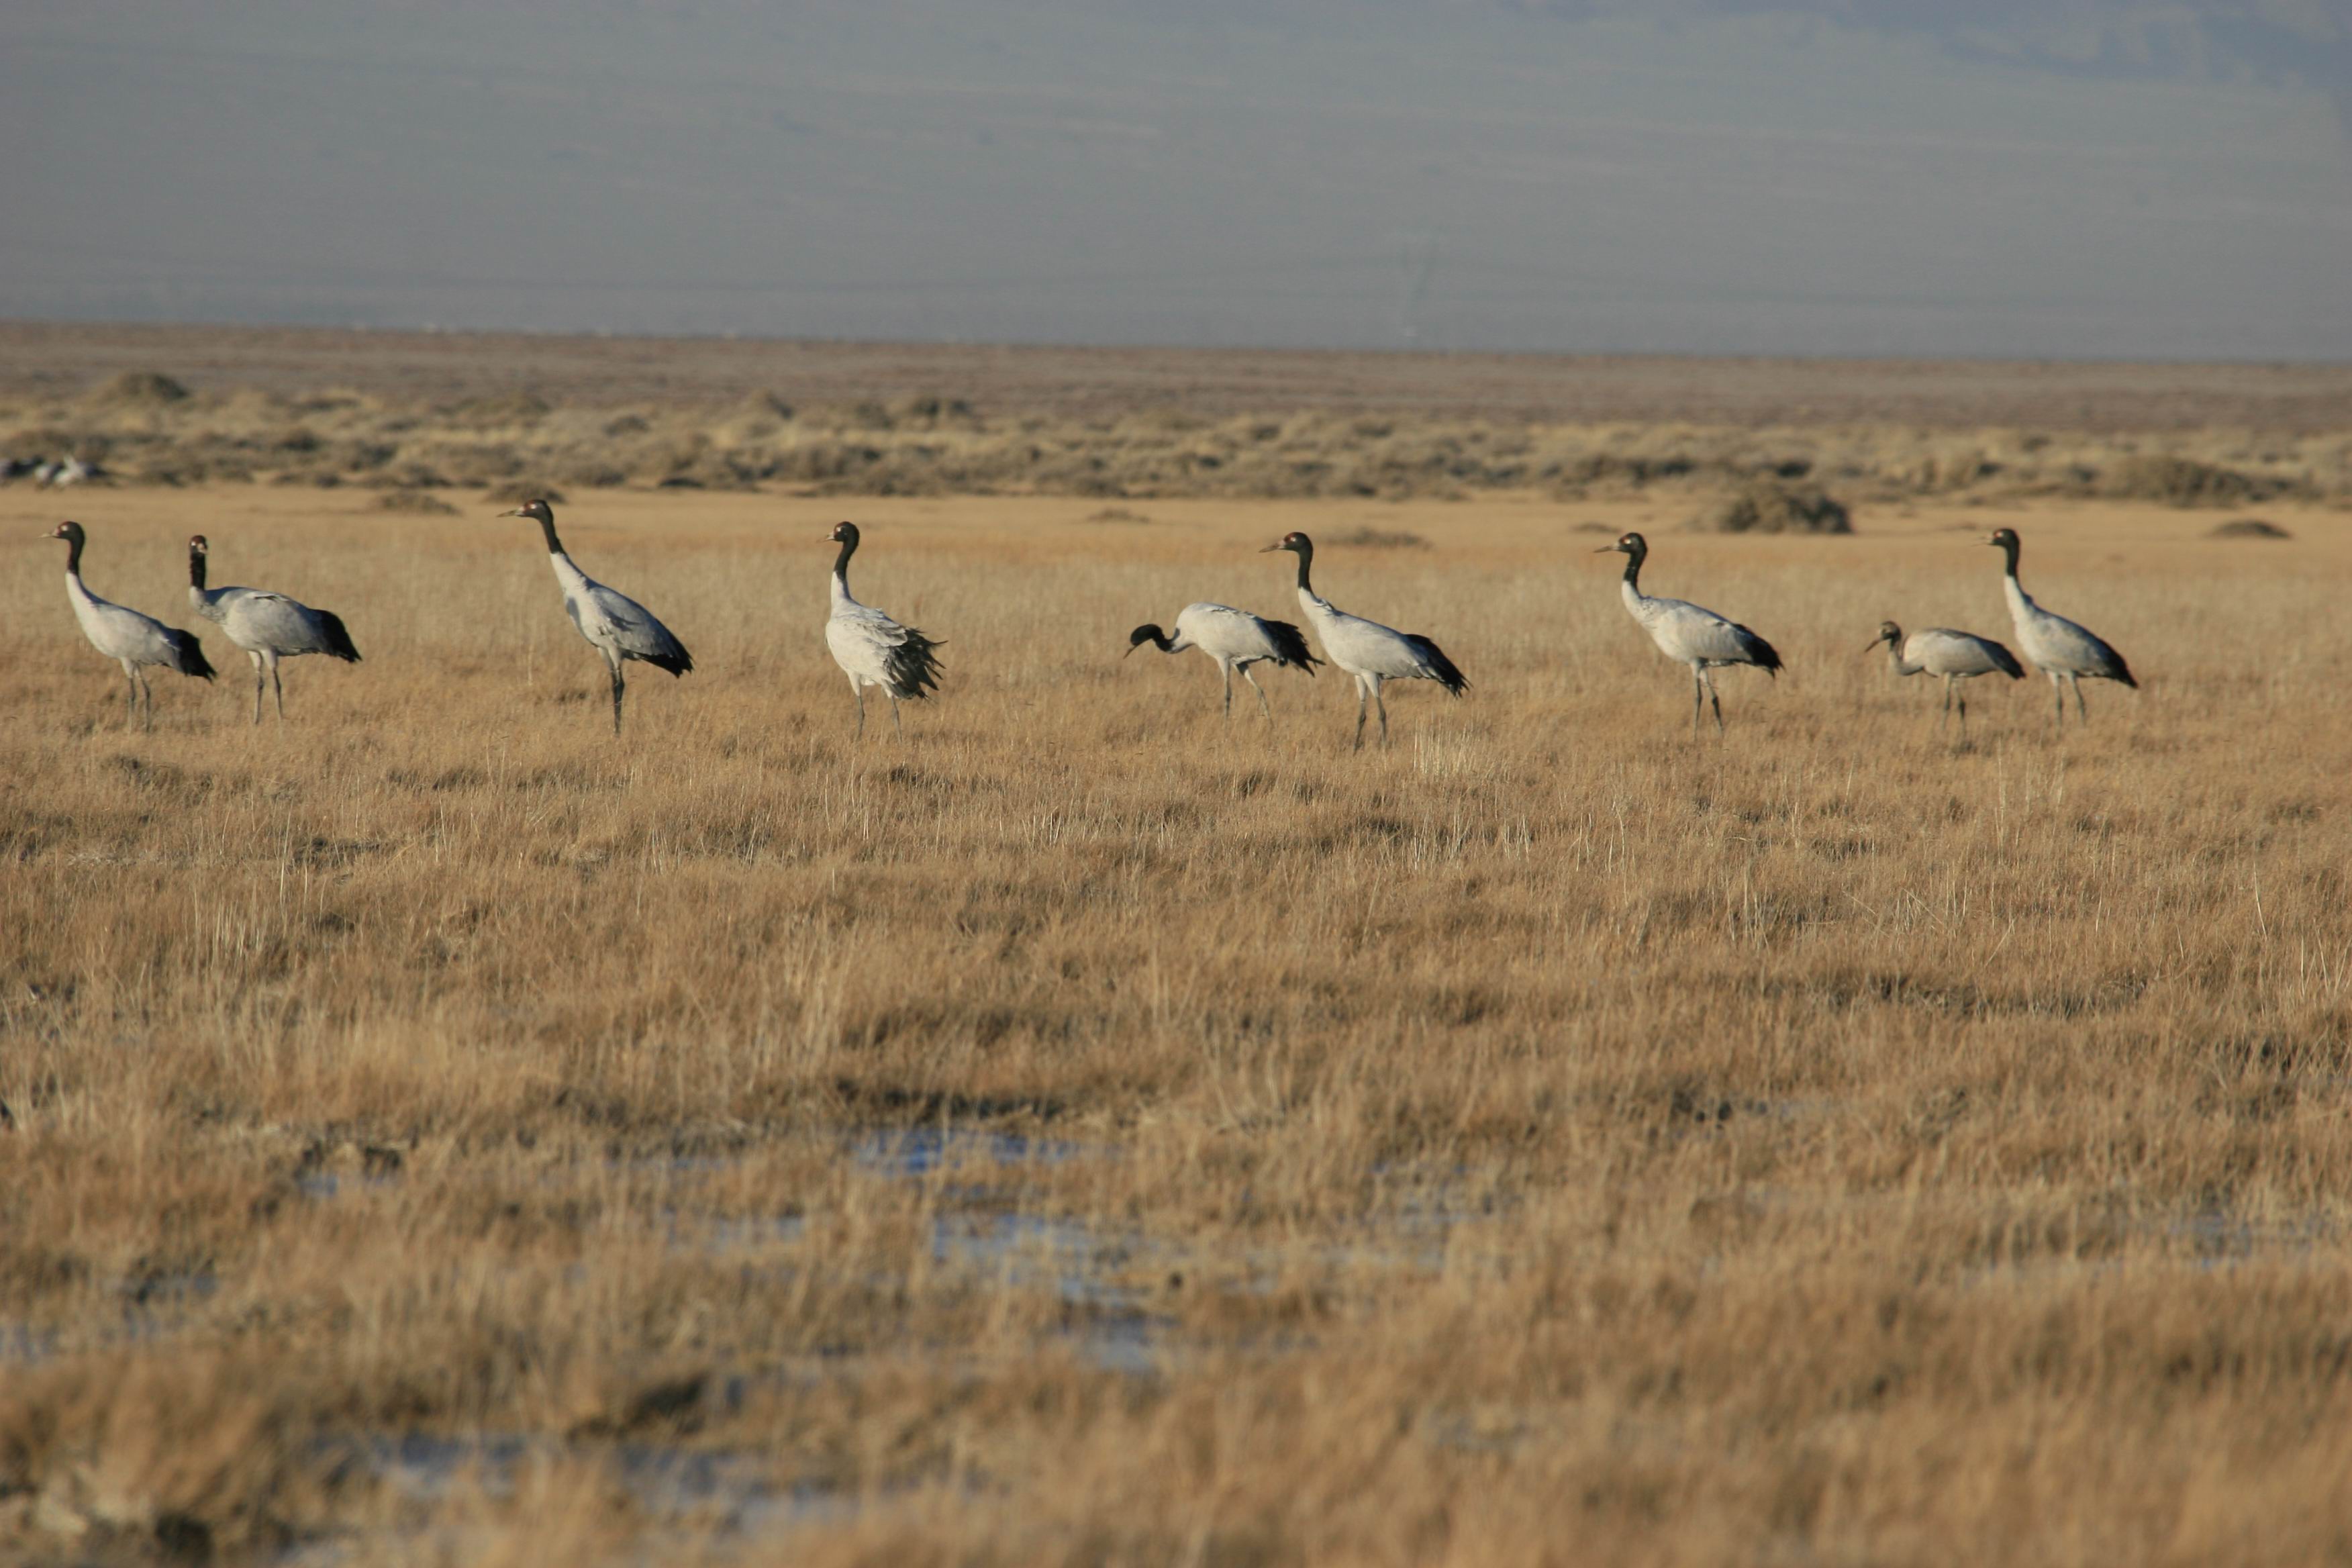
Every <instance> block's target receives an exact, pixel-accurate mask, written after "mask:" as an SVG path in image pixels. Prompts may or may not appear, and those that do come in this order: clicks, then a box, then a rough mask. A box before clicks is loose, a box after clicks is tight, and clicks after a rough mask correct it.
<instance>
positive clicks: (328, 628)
mask: <svg viewBox="0 0 2352 1568" xmlns="http://www.w3.org/2000/svg"><path fill="white" fill-rule="evenodd" d="M318 615H319V628H320V630H321V631H323V632H325V633H326V635H327V651H328V653H330V654H331V655H333V656H334V657H335V658H340V659H341V660H342V661H343V662H344V663H345V664H357V663H358V662H359V661H360V650H359V649H358V648H356V647H352V634H351V633H350V632H349V631H347V630H345V629H344V626H343V617H342V616H339V615H337V614H335V612H334V611H332V610H320V612H318Z"/></svg>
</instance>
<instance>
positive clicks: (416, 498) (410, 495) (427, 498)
mask: <svg viewBox="0 0 2352 1568" xmlns="http://www.w3.org/2000/svg"><path fill="white" fill-rule="evenodd" d="M375 505H376V510H378V511H396V512H402V513H404V514H406V515H408V516H411V517H455V516H457V508H456V507H454V506H451V505H450V504H449V503H448V502H447V501H446V500H442V499H441V498H440V497H439V496H436V495H435V494H434V493H433V492H432V491H431V490H386V491H384V492H383V494H382V495H380V496H378V497H376V498H375Z"/></svg>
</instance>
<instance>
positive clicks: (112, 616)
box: [48, 522, 213, 730]
mask: <svg viewBox="0 0 2352 1568" xmlns="http://www.w3.org/2000/svg"><path fill="white" fill-rule="evenodd" d="M48 537H49V538H51V539H62V540H64V541H65V542H66V598H67V599H68V602H70V603H71V604H72V605H73V613H74V619H75V620H77V621H79V622H80V623H81V632H82V636H84V637H88V638H89V646H90V647H94V648H96V649H98V651H99V652H100V653H102V654H104V655H105V656H106V657H107V658H110V659H112V660H114V661H115V663H117V664H119V665H121V667H122V679H123V680H124V681H125V682H126V683H127V684H128V686H129V689H128V690H127V691H125V692H124V693H123V698H122V701H123V710H124V711H123V727H124V728H125V729H128V728H130V726H131V722H132V721H134V720H135V719H136V718H137V717H138V714H139V711H140V709H141V706H142V703H143V705H144V707H145V710H146V715H147V728H149V729H150V730H152V729H153V728H154V727H155V694H154V692H152V690H150V689H148V686H147V675H146V667H147V666H149V665H151V664H162V665H168V666H170V667H171V668H173V669H176V670H178V671H179V672H180V673H181V674H182V675H193V676H196V677H198V678H199V679H205V680H210V679H212V678H213V666H212V660H210V659H208V658H205V650H204V645H203V644H201V643H199V642H197V641H196V639H195V636H194V633H191V632H184V631H181V630H179V629H178V628H177V627H174V626H165V625H164V624H163V622H161V621H158V620H155V619H153V618H152V617H150V616H142V615H141V614H140V613H139V612H138V611H136V610H133V609H128V608H125V607H124V606H123V605H116V604H110V603H108V602H107V601H106V600H104V599H101V598H100V597H99V596H98V595H95V594H93V593H91V592H90V591H89V588H88V587H87V586H86V585H84V584H83V583H82V580H81V552H82V546H83V545H84V544H85V543H86V542H88V539H89V536H88V535H87V534H85V533H84V532H83V531H82V526H81V524H79V523H78V522H61V523H59V524H58V526H57V527H56V529H55V530H53V531H51V532H50V534H49V535H48Z"/></svg>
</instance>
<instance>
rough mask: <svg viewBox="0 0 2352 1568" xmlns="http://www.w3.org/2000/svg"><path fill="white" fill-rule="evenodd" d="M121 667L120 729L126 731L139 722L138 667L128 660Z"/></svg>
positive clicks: (122, 661)
mask: <svg viewBox="0 0 2352 1568" xmlns="http://www.w3.org/2000/svg"><path fill="white" fill-rule="evenodd" d="M121 665H122V727H123V728H124V729H126V730H128V729H130V728H131V726H133V725H135V724H137V723H138V722H139V667H138V666H137V665H134V664H132V663H131V661H130V660H129V659H127V658H126V659H123V660H121Z"/></svg>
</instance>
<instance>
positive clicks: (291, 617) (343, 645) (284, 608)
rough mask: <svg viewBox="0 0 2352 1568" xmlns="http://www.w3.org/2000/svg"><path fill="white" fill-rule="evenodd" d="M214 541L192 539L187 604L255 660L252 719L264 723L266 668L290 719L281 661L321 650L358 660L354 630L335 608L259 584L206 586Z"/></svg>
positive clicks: (281, 717) (283, 717)
mask: <svg viewBox="0 0 2352 1568" xmlns="http://www.w3.org/2000/svg"><path fill="white" fill-rule="evenodd" d="M211 553H212V545H211V544H210V543H208V542H206V541H205V536H204V535H203V534H201V533H199V534H197V535H196V536H195V537H194V538H193V539H191V540H189V541H188V603H189V604H190V605H194V607H195V612H196V614H198V615H200V616H204V617H205V619H206V620H208V621H216V622H218V623H219V624H220V628H221V630H222V631H224V632H226V633H227V634H228V640H229V641H231V642H233V643H235V644H236V646H237V647H241V648H243V649H244V650H245V651H246V655H247V657H248V658H251V659H252V660H253V721H254V722H255V723H257V724H258V723H260V722H261V687H262V678H263V673H264V671H267V672H268V684H269V688H270V690H271V691H272V692H273V693H274V694H275V695H276V697H277V700H278V722H279V723H281V724H282V723H284V722H285V721H286V688H285V687H284V686H282V685H280V684H279V683H278V660H279V659H281V658H295V657H297V656H298V655H300V654H306V653H323V654H330V655H331V656H333V657H334V658H340V659H341V660H342V661H343V662H344V663H345V664H357V663H358V662H359V661H360V650H359V649H358V648H356V647H352V634H351V633H350V632H348V631H345V630H344V629H343V620H342V617H341V616H338V615H336V614H335V613H334V612H333V611H332V610H314V609H312V608H310V605H305V604H300V603H299V602H297V601H295V600H293V599H289V598H288V597H287V596H286V595H283V594H271V593H265V592H264V591H262V590H261V589H259V588H207V587H205V561H206V559H207V557H209V556H210V554H211Z"/></svg>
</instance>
